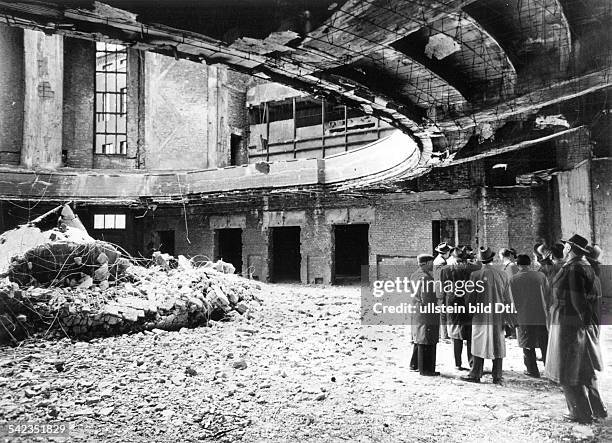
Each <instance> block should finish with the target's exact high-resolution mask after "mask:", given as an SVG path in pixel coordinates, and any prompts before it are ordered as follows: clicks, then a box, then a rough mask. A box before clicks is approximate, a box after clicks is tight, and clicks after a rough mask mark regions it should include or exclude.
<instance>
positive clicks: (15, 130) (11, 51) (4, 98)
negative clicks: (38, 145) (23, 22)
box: [0, 24, 24, 165]
mask: <svg viewBox="0 0 612 443" xmlns="http://www.w3.org/2000/svg"><path fill="white" fill-rule="evenodd" d="M0 60H2V63H0V91H2V93H1V94H0V164H10V165H18V164H19V162H20V159H21V147H22V145H23V98H24V95H23V94H24V89H23V88H24V66H23V30H22V29H19V28H11V27H9V26H6V25H4V24H0Z"/></svg>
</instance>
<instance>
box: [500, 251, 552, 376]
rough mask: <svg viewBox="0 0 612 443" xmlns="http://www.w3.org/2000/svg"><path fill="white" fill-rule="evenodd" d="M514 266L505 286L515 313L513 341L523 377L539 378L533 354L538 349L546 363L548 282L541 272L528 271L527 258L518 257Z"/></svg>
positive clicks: (529, 262)
mask: <svg viewBox="0 0 612 443" xmlns="http://www.w3.org/2000/svg"><path fill="white" fill-rule="evenodd" d="M516 263H517V265H518V272H517V273H516V274H515V275H513V276H512V278H510V284H509V286H508V290H509V291H510V297H511V299H512V300H513V301H514V306H515V308H516V310H517V317H518V319H517V320H518V326H517V328H516V338H517V341H518V345H519V347H521V348H523V361H524V362H525V367H526V368H527V370H526V371H525V372H524V374H525V375H528V376H530V377H535V378H539V377H540V371H539V369H538V363H537V360H536V351H535V350H536V348H540V350H541V352H542V357H543V359H544V361H546V360H545V359H546V346H547V344H548V329H547V327H546V325H547V316H546V298H547V293H548V281H547V280H546V276H545V275H544V274H542V273H541V272H538V271H533V270H531V268H530V266H531V259H530V258H529V256H528V255H519V256H518V257H517V260H516Z"/></svg>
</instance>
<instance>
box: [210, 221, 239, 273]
mask: <svg viewBox="0 0 612 443" xmlns="http://www.w3.org/2000/svg"><path fill="white" fill-rule="evenodd" d="M219 259H222V260H223V261H224V262H226V263H231V264H232V265H234V267H235V268H236V274H241V273H242V229H240V228H227V229H217V254H216V257H215V260H219Z"/></svg>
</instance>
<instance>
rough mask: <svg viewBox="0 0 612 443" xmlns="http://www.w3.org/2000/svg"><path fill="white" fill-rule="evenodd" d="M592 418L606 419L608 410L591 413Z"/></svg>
mask: <svg viewBox="0 0 612 443" xmlns="http://www.w3.org/2000/svg"><path fill="white" fill-rule="evenodd" d="M593 418H599V419H601V420H603V419H604V418H608V410H607V409H604V410H603V411H598V412H593Z"/></svg>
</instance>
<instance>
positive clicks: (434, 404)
mask: <svg viewBox="0 0 612 443" xmlns="http://www.w3.org/2000/svg"><path fill="white" fill-rule="evenodd" d="M262 297H263V298H264V300H265V301H264V304H263V305H262V306H260V307H258V308H257V309H258V311H257V312H256V313H255V315H254V317H253V318H252V319H246V318H242V317H239V318H236V319H235V320H234V321H231V322H220V323H215V324H214V325H213V326H212V327H208V328H198V329H193V330H181V331H178V332H163V331H156V332H150V333H146V334H142V333H140V334H135V335H130V336H121V337H112V338H105V339H96V340H92V341H91V342H89V343H85V342H78V343H74V344H73V343H71V342H70V341H69V340H67V339H64V340H61V341H59V342H51V341H40V340H39V341H29V342H24V343H23V344H22V345H21V346H20V347H19V348H0V422H3V421H5V422H6V421H39V422H49V421H58V420H59V421H67V422H69V425H70V427H71V429H70V439H69V440H70V441H88V442H91V441H94V442H95V441H104V442H145V441H146V442H185V441H187V442H189V441H202V440H208V441H245V442H253V441H273V442H289V441H301V442H306V441H313V442H314V441H316V442H319V441H325V442H327V441H350V442H361V441H363V442H371V441H376V442H378V441H381V442H387V441H388V442H397V441H411V442H412V441H483V440H484V441H517V442H518V441H520V442H525V441H546V440H553V441H559V440H565V441H575V440H592V441H612V420H610V419H609V420H607V421H605V422H599V423H597V424H595V425H593V426H584V425H576V424H571V423H567V422H564V421H563V420H562V419H561V414H563V413H564V412H566V408H565V401H564V399H563V395H562V393H561V391H560V389H559V388H558V387H556V386H554V385H552V384H551V383H549V382H548V381H546V380H543V379H541V380H533V379H530V378H528V377H526V376H524V375H522V372H523V369H524V368H523V363H522V353H521V350H520V349H519V348H517V347H516V341H515V340H508V341H507V344H508V346H507V347H508V358H506V359H505V360H504V376H505V380H506V383H505V385H504V386H497V385H493V384H492V383H491V378H490V375H485V377H484V378H483V382H482V383H481V384H480V385H475V384H470V383H465V382H462V381H460V380H459V379H458V377H459V376H460V375H462V374H464V373H461V374H460V373H458V372H457V371H456V370H455V369H454V364H453V359H452V346H451V344H450V343H448V342H444V341H443V342H442V343H440V344H439V345H438V370H439V371H441V372H442V376H441V377H437V378H427V377H420V376H419V375H418V374H416V373H413V372H410V371H409V370H408V361H409V358H410V352H411V345H410V343H409V341H408V338H407V327H405V326H362V325H361V324H360V321H359V302H360V298H359V288H358V287H304V286H298V285H270V286H264V290H263V292H262ZM603 334H604V342H605V343H604V344H605V346H604V348H605V349H604V352H605V354H604V358H605V357H606V355H611V354H612V330H611V329H609V327H606V328H604V332H603ZM609 361H610V360H609V358H606V362H609ZM487 363H488V365H489V366H488V368H490V362H487ZM608 366H609V364H608ZM58 369H61V371H58ZM485 369H487V366H485ZM600 382H601V391H602V395H603V397H604V399H606V400H607V399H610V392H611V391H612V377H611V376H610V371H609V368H608V370H607V371H606V372H604V373H603V374H601V377H600ZM608 403H610V402H608ZM610 406H611V409H612V404H611V405H610ZM28 441H29V440H28ZM41 441H45V440H41Z"/></svg>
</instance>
